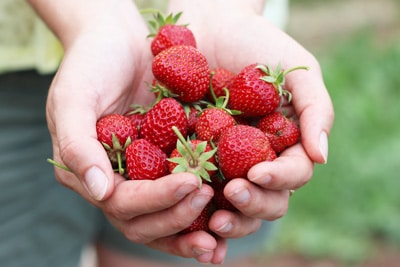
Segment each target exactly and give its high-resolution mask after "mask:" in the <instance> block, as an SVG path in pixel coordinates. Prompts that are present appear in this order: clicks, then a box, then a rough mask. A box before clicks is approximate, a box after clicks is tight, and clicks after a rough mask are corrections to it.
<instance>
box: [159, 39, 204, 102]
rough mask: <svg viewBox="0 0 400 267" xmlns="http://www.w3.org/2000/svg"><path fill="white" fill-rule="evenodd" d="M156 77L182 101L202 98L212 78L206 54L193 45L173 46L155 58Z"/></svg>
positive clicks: (193, 100)
mask: <svg viewBox="0 0 400 267" xmlns="http://www.w3.org/2000/svg"><path fill="white" fill-rule="evenodd" d="M152 71H153V74H154V77H155V78H156V79H157V80H158V81H160V82H161V83H162V84H163V85H165V86H166V87H167V88H168V89H169V90H170V91H171V92H172V93H173V94H175V95H177V98H178V99H180V100H181V101H182V102H185V103H191V102H197V101H199V100H201V99H202V98H203V97H204V95H205V94H206V92H207V90H208V87H209V84H210V80H209V68H208V63H207V60H206V58H205V56H204V55H203V54H202V53H200V51H199V50H197V49H196V48H194V47H192V46H187V45H180V46H172V47H170V48H167V49H165V50H163V51H162V52H160V53H159V54H158V55H157V56H155V57H154V59H153V65H152Z"/></svg>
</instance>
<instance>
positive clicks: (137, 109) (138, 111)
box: [124, 104, 147, 130]
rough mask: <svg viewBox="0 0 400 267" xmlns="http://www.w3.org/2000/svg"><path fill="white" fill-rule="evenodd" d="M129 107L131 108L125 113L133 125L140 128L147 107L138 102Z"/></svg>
mask: <svg viewBox="0 0 400 267" xmlns="http://www.w3.org/2000/svg"><path fill="white" fill-rule="evenodd" d="M129 107H130V109H129V110H128V111H127V112H126V113H125V114H124V115H125V116H126V117H128V118H129V119H130V120H131V121H132V123H133V125H135V126H136V128H137V129H138V130H140V126H141V125H142V121H143V119H144V115H145V114H146V112H147V109H146V108H145V107H143V106H141V105H137V104H132V105H130V106H129Z"/></svg>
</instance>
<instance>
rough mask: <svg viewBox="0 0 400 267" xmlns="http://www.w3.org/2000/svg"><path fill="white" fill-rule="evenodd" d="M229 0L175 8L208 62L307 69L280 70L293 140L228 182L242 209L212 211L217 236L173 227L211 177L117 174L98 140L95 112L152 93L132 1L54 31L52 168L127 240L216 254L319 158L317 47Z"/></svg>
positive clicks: (327, 113) (219, 257)
mask: <svg viewBox="0 0 400 267" xmlns="http://www.w3.org/2000/svg"><path fill="white" fill-rule="evenodd" d="M181 2H185V1H181ZM186 2H189V1H186ZM195 2H196V1H195ZM217 2H218V1H217ZM185 5H186V6H185ZM231 9H232V10H229V8H228V10H225V11H224V12H223V13H217V10H215V11H210V10H206V9H204V10H202V8H201V7H193V8H190V4H189V3H186V4H182V6H177V7H176V9H175V10H174V13H177V12H178V11H183V15H182V17H181V20H180V21H181V22H182V23H185V22H188V23H189V26H188V27H189V28H190V29H192V31H193V32H194V34H195V36H196V40H197V47H198V49H199V50H200V51H201V52H202V53H203V54H204V55H205V56H206V58H207V59H208V62H209V64H210V67H211V68H213V67H225V68H227V69H230V70H232V71H235V72H239V71H240V70H241V69H242V68H243V67H245V66H246V65H249V64H251V63H268V64H269V65H271V66H276V65H278V64H281V65H282V66H283V68H290V67H294V66H299V65H305V66H308V67H309V70H308V71H305V70H298V71H294V72H292V73H290V74H288V75H287V77H286V89H287V90H289V91H290V92H291V93H292V95H293V100H292V102H291V103H290V105H287V106H286V107H285V108H287V112H291V113H294V114H296V115H297V117H298V120H299V124H300V128H301V133H302V137H301V142H299V143H298V144H296V145H295V146H293V147H291V148H289V149H287V150H285V151H284V152H283V153H282V154H281V155H280V157H279V158H278V159H276V160H275V161H273V162H262V163H259V164H257V165H255V166H254V167H252V168H251V169H250V171H249V172H248V177H247V178H245V177H244V178H242V179H233V180H232V181H230V182H229V183H228V185H227V186H226V188H225V191H224V193H225V196H226V197H227V198H228V200H230V201H231V202H232V203H233V204H234V205H235V206H236V207H237V208H238V209H239V211H240V212H238V213H232V212H228V211H225V210H219V211H217V212H216V213H215V214H213V216H212V218H211V220H210V223H209V226H210V229H211V230H212V231H213V232H215V233H217V234H218V236H219V238H216V237H215V236H212V235H210V234H208V233H205V232H194V233H190V234H186V235H177V234H176V233H178V232H179V231H180V230H182V229H184V228H185V227H187V226H188V225H189V224H190V223H191V222H192V221H193V220H194V219H195V218H196V217H197V216H198V215H199V213H200V212H201V210H202V209H203V208H204V207H205V205H206V204H207V202H209V201H210V199H211V198H212V196H213V190H212V189H211V187H209V186H207V185H206V184H203V186H202V187H201V188H199V181H198V179H197V178H196V177H195V176H194V175H192V174H189V173H179V174H171V175H168V176H165V177H162V178H160V179H157V180H154V181H150V180H141V181H138V180H125V179H124V178H123V177H122V176H120V175H118V174H116V173H114V172H113V170H112V167H111V165H110V162H109V159H108V157H107V154H106V152H105V150H104V148H103V146H102V145H101V144H100V143H99V141H98V140H97V136H96V129H95V125H96V121H97V119H99V118H100V117H101V116H103V115H105V114H109V113H124V112H125V111H126V110H127V108H128V106H129V105H130V104H132V103H137V104H149V103H151V101H152V100H153V96H152V94H151V93H150V92H149V90H148V88H147V86H146V83H145V82H149V81H152V78H153V77H152V74H151V62H152V58H153V56H152V55H151V51H150V40H149V39H147V38H146V36H147V34H148V29H147V26H146V22H145V20H144V19H143V18H142V17H141V15H140V14H139V13H138V11H137V10H136V8H135V7H134V6H133V4H132V6H131V5H130V4H128V5H127V6H123V5H120V6H117V7H114V9H112V10H107V12H106V14H103V15H102V16H97V17H96V19H93V22H92V23H87V24H85V25H82V26H81V27H79V29H78V28H77V29H75V30H74V31H70V32H67V33H68V34H65V35H64V36H63V35H62V34H59V37H60V39H61V41H62V43H63V45H64V48H65V55H64V59H63V61H62V63H61V66H60V68H59V70H58V72H57V74H56V76H55V78H54V81H53V83H52V85H51V88H50V90H49V95H48V101H47V107H46V111H47V119H48V126H49V130H50V133H51V138H52V142H53V149H54V160H56V161H58V162H60V163H62V164H64V165H66V166H67V167H68V168H70V169H71V170H72V172H66V171H64V170H61V169H58V168H56V169H55V173H56V177H57V180H58V181H59V182H60V183H61V184H62V185H64V186H66V187H68V188H70V189H72V190H74V191H76V192H77V193H79V194H80V195H81V196H82V197H83V198H85V199H86V200H87V201H89V202H90V203H92V204H94V205H95V206H97V207H98V208H100V209H101V210H102V211H103V212H104V214H105V215H106V216H107V218H108V219H109V220H110V221H111V223H112V224H113V225H114V226H115V227H116V228H117V229H119V230H120V231H121V232H122V233H123V234H124V235H125V236H126V237H127V238H128V239H129V240H131V241H132V242H137V243H143V244H146V245H148V246H149V247H152V248H155V249H158V250H161V251H164V252H166V253H169V254H173V255H177V256H181V257H190V258H195V259H197V260H198V261H200V262H211V263H221V262H222V261H223V260H224V258H225V256H226V252H227V244H226V240H227V239H229V238H240V237H244V236H246V235H249V234H251V233H254V232H256V231H257V230H258V229H259V227H260V225H261V221H262V220H275V219H277V218H280V217H282V216H283V215H285V213H286V212H287V209H288V205H289V195H290V193H289V191H290V190H293V189H298V188H300V187H301V186H303V185H304V184H306V183H307V181H308V180H309V179H310V178H311V176H312V174H313V168H314V164H315V163H321V164H322V163H326V161H327V156H328V135H329V132H330V129H331V126H332V123H333V108H332V104H331V100H330V97H329V94H328V92H327V90H326V88H325V85H324V82H323V79H322V75H321V71H320V66H319V63H318V62H317V60H316V59H315V57H314V56H313V55H312V54H310V53H309V52H308V51H307V50H305V49H304V48H303V47H302V46H301V45H299V44H298V43H297V42H296V41H295V40H293V39H292V38H291V37H289V36H288V35H286V34H285V33H284V32H283V31H281V30H279V29H277V28H276V27H274V26H273V25H272V24H271V23H270V22H268V21H267V20H266V19H265V18H263V17H261V16H259V15H258V14H256V12H254V10H252V9H251V8H248V9H243V8H241V9H238V10H233V8H231ZM122 10H123V11H122ZM128 11H129V12H128ZM119 12H120V13H121V14H118V13H119ZM202 12H203V13H202ZM128 14H129V15H128Z"/></svg>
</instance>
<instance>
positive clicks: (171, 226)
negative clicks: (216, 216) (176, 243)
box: [107, 185, 213, 243]
mask: <svg viewBox="0 0 400 267" xmlns="http://www.w3.org/2000/svg"><path fill="white" fill-rule="evenodd" d="M212 196H213V190H212V188H211V187H209V186H206V185H204V186H203V187H202V188H201V189H198V190H196V191H194V192H192V193H191V194H189V195H188V196H186V197H185V198H183V200H182V201H180V202H178V203H177V204H175V205H173V206H171V207H168V208H165V209H164V210H160V211H158V212H153V213H146V214H143V215H141V216H137V217H134V218H132V219H130V220H121V219H118V218H116V217H115V216H110V215H109V214H108V213H107V217H109V219H110V220H111V221H113V222H114V225H115V226H116V227H117V228H118V229H120V231H121V232H123V233H124V235H125V236H126V237H127V238H128V239H129V240H132V241H134V242H137V243H148V242H150V241H152V240H154V239H157V238H160V237H165V236H169V235H172V234H176V233H178V232H180V231H182V230H183V229H185V228H187V227H188V226H189V225H190V224H191V223H192V222H193V221H194V220H195V219H196V218H197V217H198V216H199V215H200V213H201V211H202V210H203V209H204V207H205V206H206V205H207V203H208V202H209V201H210V200H211V198H212ZM149 201H150V202H151V201H152V200H151V199H149ZM135 202H146V201H140V200H139V199H138V200H136V201H135ZM164 205H165V204H164Z"/></svg>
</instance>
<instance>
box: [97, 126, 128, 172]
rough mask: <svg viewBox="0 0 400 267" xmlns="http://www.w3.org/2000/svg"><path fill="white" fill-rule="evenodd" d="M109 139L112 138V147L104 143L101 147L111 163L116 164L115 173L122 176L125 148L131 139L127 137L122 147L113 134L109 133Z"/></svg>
mask: <svg viewBox="0 0 400 267" xmlns="http://www.w3.org/2000/svg"><path fill="white" fill-rule="evenodd" d="M111 136H112V137H111V138H112V147H111V146H110V145H109V144H107V143H105V142H102V145H103V147H104V148H105V149H106V151H107V153H108V156H109V158H110V160H111V162H116V163H117V171H118V173H119V174H121V175H123V174H124V173H125V169H124V167H123V163H122V162H123V160H124V159H123V157H124V153H125V150H126V148H127V147H128V146H129V145H130V144H131V143H132V141H131V137H130V136H129V137H128V138H127V139H126V141H125V144H124V145H123V146H122V145H121V144H120V142H119V140H118V137H117V136H116V135H115V133H111Z"/></svg>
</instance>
